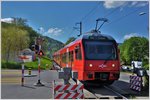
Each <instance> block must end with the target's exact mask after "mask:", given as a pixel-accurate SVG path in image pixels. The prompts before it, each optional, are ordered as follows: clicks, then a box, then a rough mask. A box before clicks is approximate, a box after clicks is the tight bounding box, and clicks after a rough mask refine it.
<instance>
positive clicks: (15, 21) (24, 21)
mask: <svg viewBox="0 0 150 100" xmlns="http://www.w3.org/2000/svg"><path fill="white" fill-rule="evenodd" d="M12 18H13V21H12V23H13V24H15V25H18V26H27V19H23V18H16V17H12Z"/></svg>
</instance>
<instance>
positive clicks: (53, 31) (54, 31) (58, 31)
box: [47, 28, 63, 36]
mask: <svg viewBox="0 0 150 100" xmlns="http://www.w3.org/2000/svg"><path fill="white" fill-rule="evenodd" d="M62 32H63V30H62V29H59V28H49V29H48V31H47V33H49V34H51V35H54V36H58V35H60V34H61V33H62Z"/></svg>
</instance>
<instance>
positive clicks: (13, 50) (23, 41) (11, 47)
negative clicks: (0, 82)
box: [2, 24, 30, 62]
mask: <svg viewBox="0 0 150 100" xmlns="http://www.w3.org/2000/svg"><path fill="white" fill-rule="evenodd" d="M29 42H30V39H29V36H28V32H27V31H26V30H23V29H20V28H19V27H18V26H14V25H9V24H8V26H7V27H3V24H2V59H3V60H6V62H8V61H9V60H15V57H16V56H17V55H18V53H19V51H21V50H22V49H24V48H27V47H28V46H29Z"/></svg>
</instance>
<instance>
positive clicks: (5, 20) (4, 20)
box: [1, 18, 13, 23]
mask: <svg viewBox="0 0 150 100" xmlns="http://www.w3.org/2000/svg"><path fill="white" fill-rule="evenodd" d="M12 21H13V18H3V19H1V22H5V23H12Z"/></svg>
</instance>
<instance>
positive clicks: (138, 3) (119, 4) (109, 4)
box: [103, 1, 148, 9]
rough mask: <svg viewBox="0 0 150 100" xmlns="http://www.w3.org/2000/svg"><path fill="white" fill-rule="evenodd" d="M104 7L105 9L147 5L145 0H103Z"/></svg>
mask: <svg viewBox="0 0 150 100" xmlns="http://www.w3.org/2000/svg"><path fill="white" fill-rule="evenodd" d="M103 5H104V7H105V8H107V9H110V8H117V7H120V8H121V9H122V8H123V7H125V6H127V7H143V6H146V5H148V2H147V1H105V2H104V4H103Z"/></svg>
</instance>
